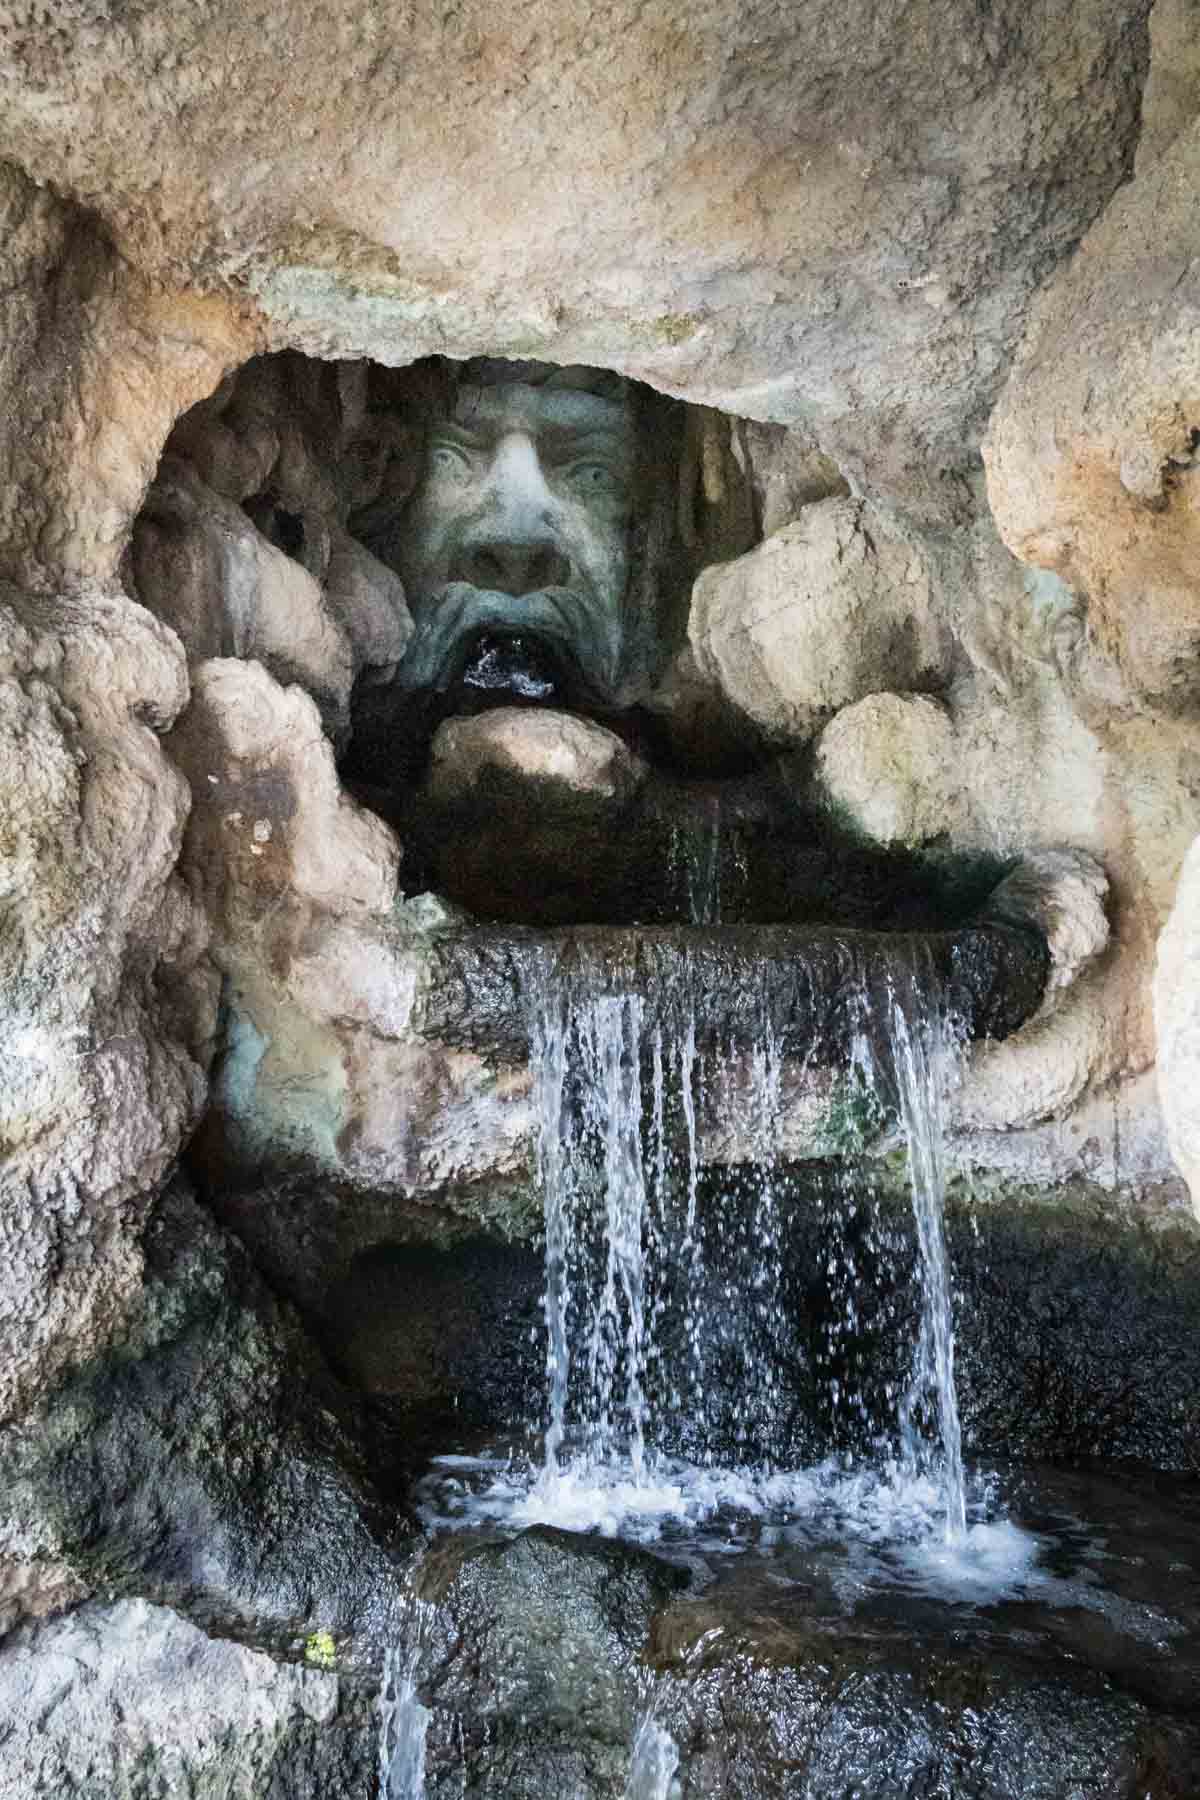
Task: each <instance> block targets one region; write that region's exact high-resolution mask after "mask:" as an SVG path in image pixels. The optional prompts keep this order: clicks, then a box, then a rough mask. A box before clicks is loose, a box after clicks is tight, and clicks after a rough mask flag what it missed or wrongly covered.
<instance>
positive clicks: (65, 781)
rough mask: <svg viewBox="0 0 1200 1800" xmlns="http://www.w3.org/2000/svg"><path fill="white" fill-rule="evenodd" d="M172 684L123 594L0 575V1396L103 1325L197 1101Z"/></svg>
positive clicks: (204, 931) (116, 1310)
mask: <svg viewBox="0 0 1200 1800" xmlns="http://www.w3.org/2000/svg"><path fill="white" fill-rule="evenodd" d="M186 697H187V681H186V674H185V671H184V666H183V661H182V658H181V656H180V652H179V646H178V642H177V640H176V639H175V638H174V637H173V636H172V634H171V633H170V632H169V631H166V630H164V628H163V626H162V625H160V624H159V623H158V622H157V621H156V620H154V619H152V618H151V617H150V616H149V614H147V613H145V612H143V611H142V610H141V609H140V608H139V607H136V606H133V605H132V604H131V603H130V602H128V601H127V600H124V599H110V598H106V597H105V596H103V595H101V594H98V593H96V592H94V591H93V592H86V591H85V592H83V593H79V594H76V595H73V596H69V597H68V596H66V595H53V596H44V597H36V598H35V597H33V596H30V595H28V594H21V593H19V592H17V591H15V590H13V589H4V590H3V591H0V987H2V992H3V1009H4V1035H3V1039H2V1041H0V1132H2V1135H3V1141H4V1151H5V1155H4V1161H3V1166H2V1170H0V1241H2V1243H3V1258H2V1260H3V1275H0V1414H4V1413H8V1412H10V1411H11V1410H12V1409H13V1407H14V1406H15V1405H17V1404H19V1403H20V1402H22V1401H25V1400H28V1399H30V1398H32V1396H33V1394H34V1393H35V1392H36V1391H37V1388H38V1387H39V1386H42V1385H44V1384H45V1383H46V1381H47V1380H48V1379H50V1378H51V1377H52V1376H53V1375H54V1374H55V1373H56V1372H57V1371H58V1370H59V1369H60V1368H61V1367H62V1366H63V1364H64V1363H65V1362H66V1361H68V1360H69V1359H72V1358H77V1357H79V1356H86V1355H87V1354H88V1353H89V1352H91V1351H94V1350H95V1349H96V1348H97V1347H98V1346H100V1345H101V1344H102V1343H103V1342H104V1341H105V1339H106V1338H107V1337H108V1336H109V1335H110V1334H111V1332H112V1331H113V1329H114V1328H115V1327H116V1326H117V1325H118V1324H119V1322H120V1320H121V1317H122V1313H123V1311H124V1309H125V1308H126V1306H127V1305H128V1303H129V1301H130V1299H131V1298H132V1297H133V1296H134V1295H135V1294H136V1292H137V1287H138V1278H139V1267H140V1255H139V1252H138V1248H137V1230H138V1226H139V1225H140V1224H141V1222H142V1221H143V1220H144V1218H145V1216H146V1213H147V1210H148V1208H149V1206H150V1204H151V1202H152V1200H153V1198H154V1194H155V1191H156V1187H157V1184H158V1183H159V1182H160V1181H161V1180H162V1177H163V1175H164V1174H165V1173H166V1171H167V1169H168V1167H169V1166H170V1164H171V1162H172V1160H173V1158H174V1157H175V1155H176V1154H177V1152H178V1149H179V1146H180V1143H181V1142H182V1141H183V1138H184V1137H185V1135H186V1134H187V1132H189V1131H190V1130H191V1128H192V1126H193V1125H194V1124H195V1123H196V1121H197V1119H198V1117H199V1113H200V1108H201V1105H202V1103H203V1099H204V1093H205V1083H204V1073H203V1063H204V1059H205V1057H206V1053H207V1048H208V1046H207V1043H206V1039H207V1038H208V1037H209V1036H210V1034H211V1032H212V1030H213V1029H214V1026H215V1020H216V988H215V984H214V980H213V977H212V973H211V970H210V969H209V968H208V966H207V964H206V961H205V951H206V946H207V941H208V927H207V925H206V922H205V919H204V915H203V913H202V912H201V911H200V909H199V908H198V907H197V906H196V905H195V904H194V903H193V901H192V900H191V899H190V897H189V896H188V893H187V891H186V889H185V888H184V886H183V884H182V882H181V881H180V879H179V877H178V875H177V873H176V864H177V862H178V858H179V852H180V847H181V843H182V838H183V828H184V822H185V820H186V817H187V812H188V789H187V784H186V782H185V781H184V780H183V779H182V777H181V776H180V774H179V771H178V769H177V768H175V767H174V766H173V765H172V764H171V763H170V762H169V761H168V760H167V758H166V757H165V756H164V755H163V751H162V747H161V744H160V742H159V735H158V734H159V733H161V731H162V730H163V729H165V727H166V726H168V725H169V724H170V723H171V721H172V720H173V719H174V718H175V716H176V714H177V713H178V711H179V709H180V707H181V706H182V705H183V704H184V701H185V699H186Z"/></svg>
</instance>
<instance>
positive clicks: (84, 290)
mask: <svg viewBox="0 0 1200 1800" xmlns="http://www.w3.org/2000/svg"><path fill="white" fill-rule="evenodd" d="M0 154H2V152H0ZM0 295H2V298H0V391H2V392H3V393H4V395H5V396H6V405H5V411H6V421H5V429H4V430H2V431H0V575H2V576H5V577H7V578H9V579H11V580H13V581H15V582H17V583H18V584H22V585H28V586H34V587H38V586H41V587H45V588H48V589H50V588H54V587H56V586H57V587H58V588H60V589H61V588H62V587H63V586H64V585H66V586H73V585H75V584H77V583H79V582H81V581H88V580H92V581H99V582H103V583H112V582H113V581H114V580H115V578H116V575H117V571H118V566H119V563H120V559H121V556H122V554H123V553H124V550H125V547H126V543H127V540H128V534H129V528H130V525H131V523H132V520H133V516H134V514H135V512H136V511H137V508H138V506H139V505H140V504H141V500H142V496H143V494H144V493H145V490H146V486H147V484H148V482H149V481H150V479H151V477H152V476H153V474H154V469H155V465H156V464H157V462H158V458H159V453H160V451H161V449H162V445H163V441H164V439H165V438H166V436H167V434H168V432H169V431H170V429H171V426H172V424H173V422H174V420H175V419H176V418H177V417H178V416H179V414H180V413H181V412H183V411H185V410H186V409H187V408H188V407H190V406H191V405H192V403H193V402H194V401H196V400H199V399H200V398H201V397H202V396H204V395H207V394H210V393H211V392H212V391H213V389H214V388H216V387H217V386H218V384H219V383H220V381H221V378H222V376H223V375H224V374H225V372H226V370H227V369H228V368H229V367H230V365H231V364H233V363H236V362H240V361H242V360H243V359H244V358H245V357H246V356H248V355H249V354H250V353H251V351H252V350H253V348H254V347H255V331H254V328H253V326H251V325H249V324H248V322H247V320H246V318H245V315H244V310H243V309H240V308H238V307H237V306H236V305H231V304H230V303H229V302H228V301H225V300H221V299H217V298H213V297H206V298H201V297H200V296H199V295H198V294H196V293H194V292H193V293H189V294H186V295H182V294H179V293H174V294H167V293H165V292H164V291H163V289H162V288H161V286H160V285H159V284H157V283H156V282H155V281H154V280H153V279H149V280H148V279H147V278H146V274H145V272H144V271H143V270H141V269H139V268H137V267H135V266H134V265H133V264H131V263H129V262H127V261H125V260H123V259H122V258H121V257H120V256H119V254H118V253H117V252H116V251H115V249H114V247H113V245H112V243H111V241H110V239H109V238H108V236H107V234H106V232H105V231H104V228H103V226H102V224H101V223H100V222H99V220H98V218H97V217H96V215H95V214H94V213H91V212H88V211H87V210H86V209H85V210H83V211H81V210H80V209H79V208H78V207H76V206H73V205H70V204H68V203H65V202H64V201H62V200H60V199H58V198H55V197H54V196H53V195H52V194H51V193H49V192H48V191H47V190H46V189H45V188H42V187H37V186H35V185H34V184H33V182H31V181H30V180H28V179H27V178H26V177H25V176H24V175H22V174H21V173H20V172H19V171H18V170H15V169H11V168H8V167H6V166H5V165H4V164H2V163H0Z"/></svg>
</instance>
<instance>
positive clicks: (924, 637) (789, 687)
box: [687, 499, 951, 746]
mask: <svg viewBox="0 0 1200 1800" xmlns="http://www.w3.org/2000/svg"><path fill="white" fill-rule="evenodd" d="M687 636H688V648H689V650H690V652H691V655H692V658H693V660H694V663H695V667H696V670H697V672H698V674H699V675H700V677H701V678H702V679H703V680H704V681H705V682H706V683H707V684H708V685H709V687H710V688H712V689H714V690H716V691H717V692H718V693H719V694H720V695H721V697H722V698H723V700H724V701H725V703H726V705H727V706H728V707H729V708H730V709H732V711H733V712H734V713H735V714H741V715H743V716H744V717H746V718H749V719H750V720H752V721H753V722H754V724H755V725H756V726H757V727H758V728H759V730H760V731H761V732H762V733H763V734H764V736H765V737H766V738H767V739H768V740H769V741H770V742H773V743H775V744H779V745H781V746H786V745H797V744H804V743H807V741H808V740H809V739H810V738H811V737H812V736H813V735H814V733H815V732H816V731H817V730H818V729H819V728H820V726H821V725H823V724H824V723H825V722H826V721H827V720H828V719H829V718H830V717H831V716H832V715H833V714H834V713H835V712H837V711H838V710H839V709H840V708H841V707H844V706H847V705H849V704H850V703H851V702H852V701H855V700H861V699H863V698H865V697H866V696H867V695H868V694H874V693H880V692H882V691H884V690H887V689H914V688H937V687H939V686H942V685H944V683H945V681H946V680H947V678H948V672H949V659H950V653H951V645H950V639H949V636H948V633H947V632H946V629H945V627H944V625H943V624H942V622H941V620H940V618H939V616H938V609H937V591H936V575H935V571H934V568H933V566H932V565H931V562H930V559H929V557H928V555H927V553H926V552H925V550H924V549H923V548H922V546H921V545H920V543H919V541H918V540H917V539H915V538H912V537H909V536H906V535H902V534H901V533H900V531H899V530H898V529H897V528H896V527H895V526H894V525H893V524H892V523H890V522H889V521H888V519H887V518H886V517H885V516H884V515H882V514H881V513H880V512H879V510H878V509H877V508H874V507H871V506H868V505H866V504H865V503H863V502H862V501H857V500H847V499H831V500H824V501H820V502H818V503H816V504H814V505H811V506H806V507H805V508H804V509H803V511H802V512H801V515H800V518H799V519H798V520H797V521H796V523H795V524H793V525H788V526H785V527H784V529H783V530H782V531H779V532H777V533H776V535H775V536H774V537H771V538H768V539H767V540H766V541H765V542H764V543H763V544H761V545H759V547H758V548H757V549H756V550H751V551H750V552H749V553H748V554H747V555H745V556H742V557H738V558H737V559H736V560H735V561H734V562H730V563H721V564H718V565H716V566H715V567H713V568H710V569H706V570H705V571H704V573H703V574H702V575H701V576H700V578H699V580H698V581H697V582H696V585H695V587H694V589H693V592H692V605H691V613H690V616H689V619H688V627H687Z"/></svg>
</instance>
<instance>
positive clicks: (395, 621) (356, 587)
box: [325, 531, 413, 676]
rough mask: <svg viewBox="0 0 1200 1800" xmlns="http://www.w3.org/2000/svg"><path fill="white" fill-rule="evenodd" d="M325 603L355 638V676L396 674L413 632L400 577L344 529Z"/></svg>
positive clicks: (332, 559)
mask: <svg viewBox="0 0 1200 1800" xmlns="http://www.w3.org/2000/svg"><path fill="white" fill-rule="evenodd" d="M325 605H326V607H327V609H328V611H329V612H330V613H332V615H333V617H334V618H335V619H336V620H337V621H338V623H339V624H340V625H341V627H342V629H343V631H344V632H345V633H346V636H347V637H348V638H349V640H350V650H351V654H352V656H353V659H354V674H355V676H358V675H360V674H361V673H362V672H363V670H364V669H370V670H372V671H376V672H378V673H379V674H380V675H381V676H386V675H389V674H391V673H392V671H393V670H394V669H395V667H396V664H397V663H398V662H399V661H400V658H401V657H402V656H403V655H404V652H405V650H406V648H407V646H408V640H409V638H410V637H411V636H412V628H413V627H412V619H411V617H410V616H409V611H408V607H407V605H406V604H405V600H404V587H403V584H402V582H401V580H400V577H399V576H398V575H396V574H394V573H393V571H392V570H391V569H389V568H387V567H385V565H384V564H383V563H381V562H380V561H379V559H378V558H377V557H374V556H372V555H371V552H370V551H369V550H367V549H365V548H364V546H363V545H362V544H360V543H358V542H357V540H356V539H355V538H352V537H350V536H349V534H348V533H346V532H344V531H339V532H337V533H336V535H335V537H334V540H333V552H332V555H331V557H330V562H329V573H328V575H327V577H326V585H325Z"/></svg>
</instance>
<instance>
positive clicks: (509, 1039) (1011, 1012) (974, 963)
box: [419, 924, 1049, 1063]
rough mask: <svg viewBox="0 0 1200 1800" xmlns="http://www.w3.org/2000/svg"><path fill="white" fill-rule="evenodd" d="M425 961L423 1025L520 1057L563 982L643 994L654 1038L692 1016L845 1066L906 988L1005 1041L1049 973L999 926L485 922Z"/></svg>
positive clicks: (701, 1026)
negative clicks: (536, 926) (540, 928)
mask: <svg viewBox="0 0 1200 1800" xmlns="http://www.w3.org/2000/svg"><path fill="white" fill-rule="evenodd" d="M428 956H429V962H430V973H429V979H428V983H427V985H426V987H425V991H424V994H423V997H422V1000H421V1002H420V1020H419V1029H420V1030H421V1031H422V1032H423V1033H424V1034H425V1035H427V1036H429V1037H432V1038H437V1039H439V1040H440V1041H441V1042H443V1043H446V1044H452V1045H461V1046H464V1047H470V1048H471V1049H474V1050H476V1051H484V1052H489V1053H495V1054H499V1055H502V1056H506V1057H512V1058H514V1059H516V1058H520V1057H521V1056H523V1055H524V1054H525V1053H526V1052H527V1050H528V1045H529V1041H530V1038H531V1035H532V1033H533V1031H534V1028H535V1018H536V1009H537V1007H538V1005H539V1004H545V1003H546V1002H548V1001H549V1000H550V999H551V997H552V995H553V994H554V992H555V987H556V985H557V984H559V983H561V984H562V985H563V987H564V988H565V990H566V992H567V993H568V994H570V995H572V997H578V998H584V997H586V996H588V995H605V994H621V993H636V994H637V995H638V996H639V997H640V998H641V1001H642V1005H643V1008H644V1012H643V1018H644V1023H645V1026H646V1028H647V1029H653V1028H654V1026H656V1025H660V1024H661V1025H672V1024H673V1025H675V1026H677V1027H678V1026H682V1025H683V1024H684V1022H685V1020H686V1021H688V1022H691V1023H692V1024H693V1026H694V1030H695V1034H696V1038H697V1040H698V1041H699V1042H705V1041H711V1040H714V1039H724V1040H733V1041H743V1040H746V1039H749V1038H752V1037H756V1036H759V1035H761V1033H762V1032H763V1030H764V1028H766V1027H767V1026H770V1027H771V1028H772V1029H773V1030H774V1032H775V1034H776V1037H777V1042H778V1046H779V1049H780V1052H781V1053H782V1054H784V1055H793V1056H798V1057H802V1058H804V1059H805V1060H806V1061H807V1062H810V1063H816V1062H822V1061H824V1062H829V1061H832V1062H837V1063H840V1062H844V1061H845V1060H846V1056H847V1053H848V1049H849V1045H850V1042H851V1039H852V1037H853V1034H854V1031H855V1029H856V1028H858V1027H860V1026H862V1025H864V1024H869V1022H870V1020H871V1019H872V1018H878V1017H880V1016H881V1015H880V1011H879V1009H880V1006H881V1004H882V1003H884V1002H886V1000H887V999H888V997H889V996H890V995H897V996H901V997H902V996H903V995H904V994H905V992H906V991H922V990H923V991H925V992H935V991H937V992H940V993H941V996H942V1004H943V1006H944V1008H945V1009H946V1011H947V1012H948V1013H950V1014H951V1015H952V1016H953V1017H954V1018H955V1019H957V1020H959V1021H961V1023H962V1025H963V1028H964V1029H965V1031H966V1034H967V1035H968V1036H970V1037H972V1038H979V1037H995V1038H1003V1037H1006V1036H1007V1035H1008V1034H1009V1033H1010V1032H1013V1031H1015V1030H1017V1028H1018V1027H1019V1026H1020V1025H1021V1024H1022V1023H1023V1022H1024V1021H1025V1019H1027V1018H1028V1017H1029V1016H1030V1014H1031V1013H1032V1012H1033V1011H1034V1010H1035V1008H1036V1007H1037V1006H1038V1004H1039V1003H1040V1001H1041V997H1042V993H1043V990H1044V988H1045V984H1046V979H1047V973H1048V968H1049V953H1048V951H1047V948H1046V944H1045V942H1044V940H1043V939H1042V938H1041V937H1040V936H1038V935H1037V934H1036V933H1034V932H1032V931H1025V930H1020V929H1016V928H1013V927H1010V926H1006V925H999V924H975V925H967V926H962V927H960V928H958V929H957V930H953V931H930V932H919V933H918V932H869V931H853V932H849V931H839V930H836V929H834V928H831V927H823V926H741V925H732V926H715V927H711V926H705V927H703V928H696V927H692V926H658V927H638V928H637V929H634V930H628V931H626V930H611V929H607V930H606V929H599V928H588V927H584V928H576V929H571V930H564V931H555V932H545V933H535V932H531V931H521V930H515V929H511V928H509V929H495V928H488V927H480V928H477V929H474V930H470V931H464V932H458V933H452V934H448V935H447V936H445V937H443V938H439V939H436V940H434V941H433V942H432V943H431V944H430V946H429V950H428ZM552 984H554V985H552Z"/></svg>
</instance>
